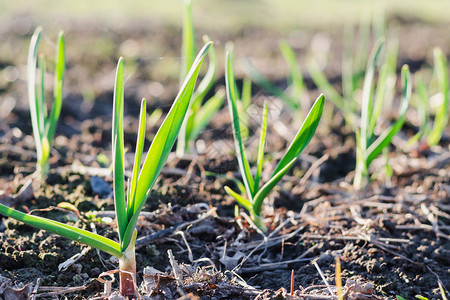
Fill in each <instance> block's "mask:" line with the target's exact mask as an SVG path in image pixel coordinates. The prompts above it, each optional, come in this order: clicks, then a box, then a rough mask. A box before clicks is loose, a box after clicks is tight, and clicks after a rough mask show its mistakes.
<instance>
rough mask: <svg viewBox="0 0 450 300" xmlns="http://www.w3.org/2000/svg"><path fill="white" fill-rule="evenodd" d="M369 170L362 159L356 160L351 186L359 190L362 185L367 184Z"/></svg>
mask: <svg viewBox="0 0 450 300" xmlns="http://www.w3.org/2000/svg"><path fill="white" fill-rule="evenodd" d="M368 178H369V170H368V169H367V166H366V164H365V162H364V161H362V160H361V159H357V160H356V168H355V178H354V179H353V187H354V188H355V189H356V190H360V189H361V188H362V187H363V186H365V185H367V184H368Z"/></svg>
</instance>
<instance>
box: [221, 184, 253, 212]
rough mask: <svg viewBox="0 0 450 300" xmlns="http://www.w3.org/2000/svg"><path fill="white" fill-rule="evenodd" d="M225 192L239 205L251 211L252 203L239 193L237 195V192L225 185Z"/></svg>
mask: <svg viewBox="0 0 450 300" xmlns="http://www.w3.org/2000/svg"><path fill="white" fill-rule="evenodd" d="M224 189H225V192H226V193H227V194H228V195H230V196H232V197H233V198H234V199H235V200H236V201H237V202H238V203H239V204H240V205H242V206H243V207H244V208H245V209H246V210H247V211H249V212H250V213H251V212H252V211H253V206H252V203H251V202H250V201H249V200H247V199H245V198H244V197H242V196H241V195H239V194H238V193H236V192H235V191H233V190H232V189H231V188H229V187H228V186H225V188H224Z"/></svg>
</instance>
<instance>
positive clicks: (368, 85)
mask: <svg viewBox="0 0 450 300" xmlns="http://www.w3.org/2000/svg"><path fill="white" fill-rule="evenodd" d="M383 44H384V40H379V41H378V42H377V44H376V45H375V47H374V49H373V51H372V53H371V54H370V58H369V61H368V62H367V67H366V75H365V77H364V85H363V90H362V100H361V125H360V128H361V135H360V139H361V141H360V145H361V147H362V149H363V150H365V149H367V148H368V147H369V145H370V139H371V136H372V134H371V133H370V132H369V128H370V123H371V120H372V109H373V86H374V77H375V70H376V66H377V61H378V57H379V55H380V53H381V49H382V48H383Z"/></svg>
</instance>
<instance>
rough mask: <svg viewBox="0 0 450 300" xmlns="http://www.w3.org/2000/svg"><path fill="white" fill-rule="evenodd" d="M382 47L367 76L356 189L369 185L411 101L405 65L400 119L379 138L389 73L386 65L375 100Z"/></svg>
mask: <svg viewBox="0 0 450 300" xmlns="http://www.w3.org/2000/svg"><path fill="white" fill-rule="evenodd" d="M382 48H383V41H382V40H380V41H378V42H377V44H376V45H375V47H374V49H373V51H372V53H371V55H370V58H369V61H368V64H367V68H366V74H365V77H364V85H363V92H362V103H361V118H360V126H359V128H358V129H357V130H356V142H357V149H356V169H355V177H354V181H353V186H354V188H355V189H357V190H359V189H361V188H363V187H364V186H366V185H367V184H368V181H369V166H370V164H371V162H372V161H373V160H374V159H375V158H376V157H377V156H378V155H380V154H381V153H382V152H383V150H384V149H385V148H386V147H388V146H389V145H390V142H391V140H392V138H393V137H394V136H395V135H396V134H397V132H398V131H399V130H400V129H401V128H402V126H403V123H404V122H405V117H406V112H407V110H408V106H409V101H410V98H411V74H410V72H409V67H408V66H407V65H404V66H403V67H402V71H401V78H402V85H403V93H402V99H401V101H400V108H399V116H398V118H397V120H396V121H395V122H394V124H392V125H391V126H390V127H388V128H386V129H385V130H384V131H383V132H382V133H381V134H380V135H379V136H378V137H376V135H375V128H376V125H377V122H378V119H379V116H380V114H381V108H382V106H383V100H384V95H385V91H386V89H385V87H384V85H385V84H386V73H387V72H388V71H387V67H386V65H384V66H383V67H382V68H381V71H380V75H379V77H378V86H377V90H376V96H375V97H374V95H373V94H374V77H375V70H376V66H377V61H378V58H379V56H380V53H381V50H382ZM374 98H375V101H374Z"/></svg>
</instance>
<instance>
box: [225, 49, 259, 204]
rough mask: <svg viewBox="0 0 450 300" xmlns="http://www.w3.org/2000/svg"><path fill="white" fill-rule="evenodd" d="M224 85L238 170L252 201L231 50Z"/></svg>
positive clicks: (228, 54)
mask: <svg viewBox="0 0 450 300" xmlns="http://www.w3.org/2000/svg"><path fill="white" fill-rule="evenodd" d="M225 85H226V89H227V101H228V109H229V111H230V116H231V120H232V122H231V124H232V128H233V137H234V144H235V149H236V156H237V159H238V164H239V169H240V170H241V174H242V177H243V181H244V185H245V189H246V190H247V196H248V197H249V199H252V198H253V196H254V194H255V191H254V182H253V177H252V174H251V171H250V165H249V163H248V159H247V156H246V154H245V149H244V144H243V142H242V137H241V127H240V124H239V123H240V122H239V112H238V109H237V98H238V97H237V91H236V82H235V80H234V70H233V59H232V53H231V50H228V51H227V53H226V65H225Z"/></svg>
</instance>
